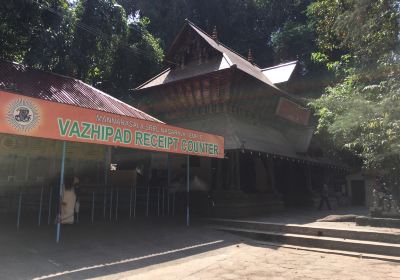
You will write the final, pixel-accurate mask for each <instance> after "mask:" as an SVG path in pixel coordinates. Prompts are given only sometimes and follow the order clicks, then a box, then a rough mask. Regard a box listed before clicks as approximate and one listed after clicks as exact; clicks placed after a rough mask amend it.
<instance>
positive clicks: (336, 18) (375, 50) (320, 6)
mask: <svg viewBox="0 0 400 280" xmlns="http://www.w3.org/2000/svg"><path fill="white" fill-rule="evenodd" d="M308 15H309V17H310V20H311V22H312V24H313V26H314V28H315V30H316V34H317V45H318V47H319V52H318V53H315V54H314V55H313V56H314V59H315V60H318V61H319V62H322V63H324V64H325V65H326V66H327V67H328V68H329V69H330V70H331V71H334V72H335V74H336V80H335V81H334V83H332V85H331V86H329V87H328V88H327V89H326V91H325V94H324V95H323V96H322V97H321V98H320V99H318V100H315V101H314V102H312V103H311V106H312V107H313V108H314V109H315V111H316V115H317V116H318V117H319V124H318V131H319V132H320V133H327V134H328V135H329V136H330V137H332V139H333V140H334V143H335V145H336V147H337V148H338V149H345V150H348V151H350V152H352V153H353V154H354V155H356V156H358V157H360V158H361V159H362V160H363V167H364V168H365V169H367V170H369V171H372V170H376V171H377V172H378V173H381V174H384V175H385V176H386V178H387V180H388V181H390V182H391V184H392V185H391V187H392V191H393V193H394V194H395V195H396V196H398V195H399V187H398V186H399V183H398V180H399V175H400V170H399V167H398V166H400V81H399V79H398V77H399V74H400V60H399V58H400V56H399V49H398V47H399V38H398V34H399V6H398V3H397V1H394V0H382V1H374V0H359V1H355V0H343V1H327V0H318V1H316V2H315V3H313V4H311V5H310V6H309V8H308Z"/></svg>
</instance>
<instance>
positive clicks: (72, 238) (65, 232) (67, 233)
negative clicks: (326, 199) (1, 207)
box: [0, 219, 400, 280]
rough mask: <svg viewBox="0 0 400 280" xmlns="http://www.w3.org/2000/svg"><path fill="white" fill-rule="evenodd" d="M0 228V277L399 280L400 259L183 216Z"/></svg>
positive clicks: (6, 279)
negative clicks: (297, 242) (303, 244)
mask: <svg viewBox="0 0 400 280" xmlns="http://www.w3.org/2000/svg"><path fill="white" fill-rule="evenodd" d="M61 237H62V240H61V243H60V244H56V243H55V229H54V226H42V227H37V226H36V227H35V226H34V225H30V226H28V225H26V226H24V227H22V228H21V229H20V230H19V231H18V232H17V231H16V229H15V227H14V226H5V227H2V228H1V229H0V251H1V254H0V279H2V280H8V279H106V280H109V279H400V263H398V262H390V261H379V260H369V259H363V258H357V257H349V256H341V255H334V254H327V253H323V252H311V251H303V250H296V249H289V248H284V247H276V246H269V245H266V244H262V243H257V242H255V241H252V240H248V239H244V238H241V237H238V236H235V235H231V234H228V233H223V232H219V231H215V230H212V229H209V228H207V227H204V226H200V225H194V226H191V227H185V226H184V221H183V219H182V220H171V219H148V220H144V219H143V220H138V221H135V222H131V223H128V222H119V223H118V224H116V223H115V224H114V223H98V224H93V225H92V224H78V225H74V226H69V227H64V228H63V229H62V236H61Z"/></svg>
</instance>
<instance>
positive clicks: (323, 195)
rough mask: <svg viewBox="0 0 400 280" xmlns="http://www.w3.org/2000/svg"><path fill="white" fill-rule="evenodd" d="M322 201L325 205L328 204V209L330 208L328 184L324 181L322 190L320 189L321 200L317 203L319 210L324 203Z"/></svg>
mask: <svg viewBox="0 0 400 280" xmlns="http://www.w3.org/2000/svg"><path fill="white" fill-rule="evenodd" d="M324 202H325V203H326V205H327V206H328V209H329V210H331V204H330V203H329V187H328V184H327V183H325V184H324V185H323V186H322V191H321V201H320V203H319V210H321V209H322V206H323V204H324Z"/></svg>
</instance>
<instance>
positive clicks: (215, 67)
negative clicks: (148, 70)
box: [136, 20, 283, 93]
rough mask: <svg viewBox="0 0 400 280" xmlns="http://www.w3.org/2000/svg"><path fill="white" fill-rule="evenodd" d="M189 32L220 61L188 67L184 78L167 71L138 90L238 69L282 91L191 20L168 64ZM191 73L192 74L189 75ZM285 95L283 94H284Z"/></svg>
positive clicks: (254, 67) (167, 55)
mask: <svg viewBox="0 0 400 280" xmlns="http://www.w3.org/2000/svg"><path fill="white" fill-rule="evenodd" d="M189 31H194V32H195V34H197V35H198V36H200V38H202V39H203V40H204V42H206V43H207V44H208V45H209V46H210V47H211V48H212V49H214V50H215V51H216V52H218V53H219V54H220V55H221V56H220V57H219V60H218V61H215V60H214V61H212V62H209V63H205V65H203V66H201V65H195V66H194V67H192V68H193V69H190V70H188V68H190V67H187V68H185V71H182V72H186V73H187V74H186V75H184V76H183V77H180V76H179V75H176V73H175V72H176V71H178V72H179V70H176V69H170V68H168V69H166V70H165V71H164V72H162V73H160V74H159V75H157V76H155V77H153V78H152V79H150V80H149V81H147V82H145V83H144V84H142V85H140V86H139V87H137V88H136V90H140V89H145V88H150V87H155V86H159V85H164V84H168V83H171V82H174V81H178V80H181V79H187V78H189V77H196V76H200V75H203V74H205V73H211V72H216V71H220V70H223V69H226V68H231V67H232V68H237V69H238V70H239V71H242V72H244V73H246V74H248V75H250V76H251V77H253V78H255V79H257V80H259V81H261V82H262V83H264V84H266V85H268V86H270V87H272V88H274V89H276V90H278V91H280V90H279V89H278V88H277V87H276V86H275V85H274V84H273V83H272V82H271V81H270V80H269V79H268V78H267V76H266V75H264V73H263V70H262V69H261V68H259V67H258V66H257V65H256V64H253V63H251V62H249V61H247V59H246V58H244V57H242V56H241V55H240V54H238V53H236V52H235V51H233V50H232V49H230V48H228V47H227V46H225V45H224V44H222V43H221V42H219V41H218V40H214V39H213V38H212V37H211V36H210V35H208V34H207V33H206V32H204V31H203V30H201V29H200V28H199V27H198V26H196V25H195V24H193V23H192V22H190V21H189V20H186V23H185V24H184V26H183V28H182V29H181V31H180V32H179V34H178V35H177V36H176V38H175V40H174V42H173V43H172V45H171V47H170V48H169V51H168V52H167V54H166V56H165V61H166V62H167V63H168V61H172V57H173V54H174V51H175V49H176V48H177V47H178V45H179V44H180V43H181V42H180V37H181V36H183V35H184V34H185V33H186V32H189ZM188 72H190V73H188ZM282 93H283V92H282Z"/></svg>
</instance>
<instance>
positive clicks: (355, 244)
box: [214, 226, 400, 257]
mask: <svg viewBox="0 0 400 280" xmlns="http://www.w3.org/2000/svg"><path fill="white" fill-rule="evenodd" d="M214 228H215V229H217V230H222V231H225V232H229V233H233V234H237V235H240V236H244V237H248V238H251V239H255V240H261V241H268V242H275V243H283V244H290V245H296V246H303V247H310V248H323V249H330V250H341V251H350V252H357V253H366V254H377V255H386V256H395V257H400V244H394V243H384V242H373V241H364V240H354V239H343V238H334V237H325V236H309V235H303V234H291V233H281V232H269V231H260V230H252V229H242V228H231V227H222V226H216V227H214Z"/></svg>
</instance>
